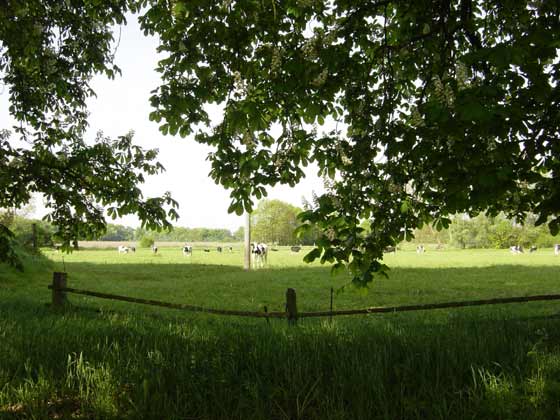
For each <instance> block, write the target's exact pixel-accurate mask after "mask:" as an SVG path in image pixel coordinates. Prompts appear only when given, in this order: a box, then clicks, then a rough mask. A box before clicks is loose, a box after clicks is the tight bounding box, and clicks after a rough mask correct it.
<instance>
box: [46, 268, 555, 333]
mask: <svg viewBox="0 0 560 420" xmlns="http://www.w3.org/2000/svg"><path fill="white" fill-rule="evenodd" d="M48 288H49V289H51V290H52V305H53V306H54V307H61V306H64V305H65V304H66V303H67V296H66V295H67V293H74V294H78V295H85V296H93V297H97V298H101V299H110V300H118V301H124V302H131V303H139V304H142V305H151V306H159V307H163V308H172V309H180V310H184V311H190V312H203V313H209V314H216V315H231V316H242V317H250V318H266V319H267V320H268V319H269V318H284V319H287V320H288V322H289V323H290V324H295V323H296V322H297V320H298V319H299V318H312V317H333V316H341V315H367V314H374V313H395V312H408V311H425V310H431V309H445V308H462V307H467V306H483V305H498V304H506V303H522V302H537V301H551V300H560V294H553V295H533V296H517V297H509V298H495V299H481V300H470V301H462V302H442V303H427V304H419V305H403V306H377V307H370V308H365V309H345V310H337V311H334V310H332V289H331V310H329V311H317V312H298V310H297V298H296V291H295V290H294V289H291V288H290V289H287V290H286V305H285V307H286V311H285V312H268V310H267V307H266V306H265V307H264V312H256V311H239V310H232V309H213V308H205V307H202V306H195V305H187V304H182V303H169V302H162V301H159V300H151V299H141V298H135V297H129V296H119V295H113V294H109V293H101V292H93V291H90V290H82V289H75V288H72V287H67V275H66V273H58V272H55V273H53V282H52V285H49V286H48Z"/></svg>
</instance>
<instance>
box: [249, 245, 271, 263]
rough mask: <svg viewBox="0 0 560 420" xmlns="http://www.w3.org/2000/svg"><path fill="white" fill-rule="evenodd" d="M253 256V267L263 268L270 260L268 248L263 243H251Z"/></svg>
mask: <svg viewBox="0 0 560 420" xmlns="http://www.w3.org/2000/svg"><path fill="white" fill-rule="evenodd" d="M251 256H252V258H253V267H255V268H262V267H263V266H264V265H265V264H266V263H267V260H268V246H267V245H266V244H263V243H256V242H253V243H251Z"/></svg>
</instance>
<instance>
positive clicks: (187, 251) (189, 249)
mask: <svg viewBox="0 0 560 420" xmlns="http://www.w3.org/2000/svg"><path fill="white" fill-rule="evenodd" d="M183 255H184V256H186V257H190V256H191V255H192V246H190V245H185V246H184V247H183Z"/></svg>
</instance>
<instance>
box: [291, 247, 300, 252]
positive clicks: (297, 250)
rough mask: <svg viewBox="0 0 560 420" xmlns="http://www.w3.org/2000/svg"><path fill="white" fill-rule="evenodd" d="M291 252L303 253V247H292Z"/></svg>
mask: <svg viewBox="0 0 560 420" xmlns="http://www.w3.org/2000/svg"><path fill="white" fill-rule="evenodd" d="M290 251H292V252H299V251H301V246H292V247H290Z"/></svg>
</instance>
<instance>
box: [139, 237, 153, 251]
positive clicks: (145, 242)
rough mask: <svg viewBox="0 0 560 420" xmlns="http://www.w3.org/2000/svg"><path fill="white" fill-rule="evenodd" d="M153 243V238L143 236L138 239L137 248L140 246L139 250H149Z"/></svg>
mask: <svg viewBox="0 0 560 420" xmlns="http://www.w3.org/2000/svg"><path fill="white" fill-rule="evenodd" d="M154 242H155V241H154V238H152V237H151V236H143V237H142V238H140V241H139V242H138V246H140V247H141V248H150V247H151V246H152V245H153V244H154Z"/></svg>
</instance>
